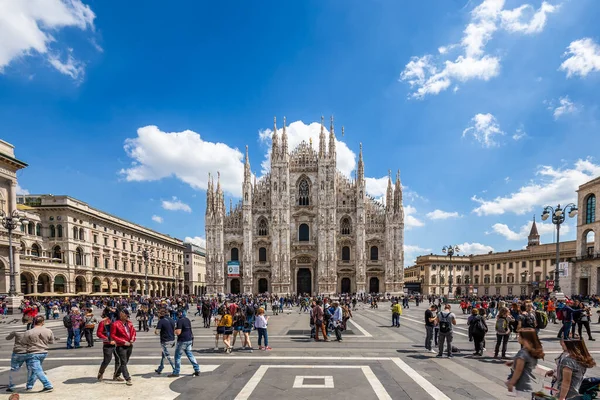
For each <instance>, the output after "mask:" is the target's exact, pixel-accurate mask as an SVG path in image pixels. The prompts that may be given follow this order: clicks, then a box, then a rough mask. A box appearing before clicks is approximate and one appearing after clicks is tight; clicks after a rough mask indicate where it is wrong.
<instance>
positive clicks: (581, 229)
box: [570, 177, 600, 294]
mask: <svg viewBox="0 0 600 400" xmlns="http://www.w3.org/2000/svg"><path fill="white" fill-rule="evenodd" d="M599 196H600V177H598V178H596V179H593V180H591V181H589V182H586V183H584V184H583V185H581V186H579V189H578V190H577V203H578V207H579V214H578V215H577V257H576V258H575V259H574V263H575V268H574V271H573V272H574V273H573V279H572V280H571V282H570V284H571V290H572V291H573V293H581V294H597V293H599V292H600V219H599V218H597V217H596V216H597V215H599V214H598V212H597V211H598V203H597V201H596V199H597V198H598V197H599Z"/></svg>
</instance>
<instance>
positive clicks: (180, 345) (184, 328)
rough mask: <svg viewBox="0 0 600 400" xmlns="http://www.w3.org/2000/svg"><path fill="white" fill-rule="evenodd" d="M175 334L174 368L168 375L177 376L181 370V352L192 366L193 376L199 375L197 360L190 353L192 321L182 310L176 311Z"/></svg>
mask: <svg viewBox="0 0 600 400" xmlns="http://www.w3.org/2000/svg"><path fill="white" fill-rule="evenodd" d="M175 335H177V346H176V347H175V368H174V369H173V373H172V374H171V375H169V377H170V378H177V377H179V371H180V370H181V356H182V354H183V353H185V355H186V356H187V358H188V360H189V362H190V363H191V364H192V366H193V367H194V376H200V366H199V365H198V362H196V357H194V354H193V353H192V347H193V344H194V334H193V332H192V323H191V322H190V320H189V319H188V318H187V317H185V316H184V315H183V311H182V310H180V311H178V312H177V325H176V327H175Z"/></svg>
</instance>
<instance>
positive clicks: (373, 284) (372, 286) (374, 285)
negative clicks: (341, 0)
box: [369, 277, 379, 293]
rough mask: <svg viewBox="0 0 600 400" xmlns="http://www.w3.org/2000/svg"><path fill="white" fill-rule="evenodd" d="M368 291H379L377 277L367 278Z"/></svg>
mask: <svg viewBox="0 0 600 400" xmlns="http://www.w3.org/2000/svg"><path fill="white" fill-rule="evenodd" d="M369 293H379V278H376V277H372V278H371V279H369Z"/></svg>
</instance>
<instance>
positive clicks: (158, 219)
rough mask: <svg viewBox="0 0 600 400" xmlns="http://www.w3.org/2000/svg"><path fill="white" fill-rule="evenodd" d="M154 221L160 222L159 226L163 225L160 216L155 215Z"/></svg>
mask: <svg viewBox="0 0 600 400" xmlns="http://www.w3.org/2000/svg"><path fill="white" fill-rule="evenodd" d="M152 221H154V222H158V223H159V224H162V223H163V218H162V217H160V216H158V215H153V216H152Z"/></svg>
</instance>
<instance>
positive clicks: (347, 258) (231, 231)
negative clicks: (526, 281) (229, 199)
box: [205, 119, 404, 294]
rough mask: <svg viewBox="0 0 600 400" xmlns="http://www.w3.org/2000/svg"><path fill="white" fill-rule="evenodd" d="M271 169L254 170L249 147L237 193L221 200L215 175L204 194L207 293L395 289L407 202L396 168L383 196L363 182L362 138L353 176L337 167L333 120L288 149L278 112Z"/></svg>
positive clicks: (400, 274)
mask: <svg viewBox="0 0 600 400" xmlns="http://www.w3.org/2000/svg"><path fill="white" fill-rule="evenodd" d="M273 132H274V133H273V136H272V149H271V150H272V151H271V170H270V172H269V173H268V174H266V175H265V176H263V177H262V178H261V179H260V180H258V181H256V180H254V181H253V179H252V174H251V170H250V160H249V158H248V148H247V147H246V157H245V166H244V179H243V184H242V199H241V201H240V202H239V203H238V204H237V205H236V206H235V207H231V206H230V209H229V211H227V210H226V208H225V200H224V195H223V190H222V188H221V183H220V177H218V178H217V184H216V188H215V185H214V183H213V181H212V179H211V178H210V177H209V186H208V190H207V195H206V204H207V206H206V218H205V228H206V281H207V289H208V291H209V293H228V292H231V293H241V292H244V293H262V292H271V293H278V294H286V293H321V294H325V293H336V292H341V293H354V292H359V293H360V292H381V293H384V292H389V293H399V292H402V286H403V261H404V260H403V259H404V248H403V243H404V210H403V206H402V188H401V184H400V176H399V173H398V176H397V177H396V181H395V184H394V185H393V184H392V180H391V176H390V177H389V179H388V188H387V193H386V201H385V205H384V204H381V203H379V202H377V201H375V200H374V199H372V198H370V197H369V196H368V195H367V193H366V191H365V176H364V163H363V157H362V145H361V149H360V154H359V160H358V168H357V171H356V179H355V180H351V179H348V178H347V177H345V176H344V175H343V174H342V173H340V172H339V171H338V170H337V168H336V137H335V133H334V126H333V120H332V122H331V127H330V130H329V137H328V138H327V136H326V130H325V128H324V126H323V123H321V133H320V136H319V143H318V151H316V150H315V149H313V146H312V142H311V143H307V142H302V143H300V145H298V147H297V148H295V149H293V150H292V151H291V152H290V151H288V137H287V133H286V126H285V119H284V124H283V128H282V130H281V135H279V134H278V132H277V126H276V124H275V126H274V130H273Z"/></svg>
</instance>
